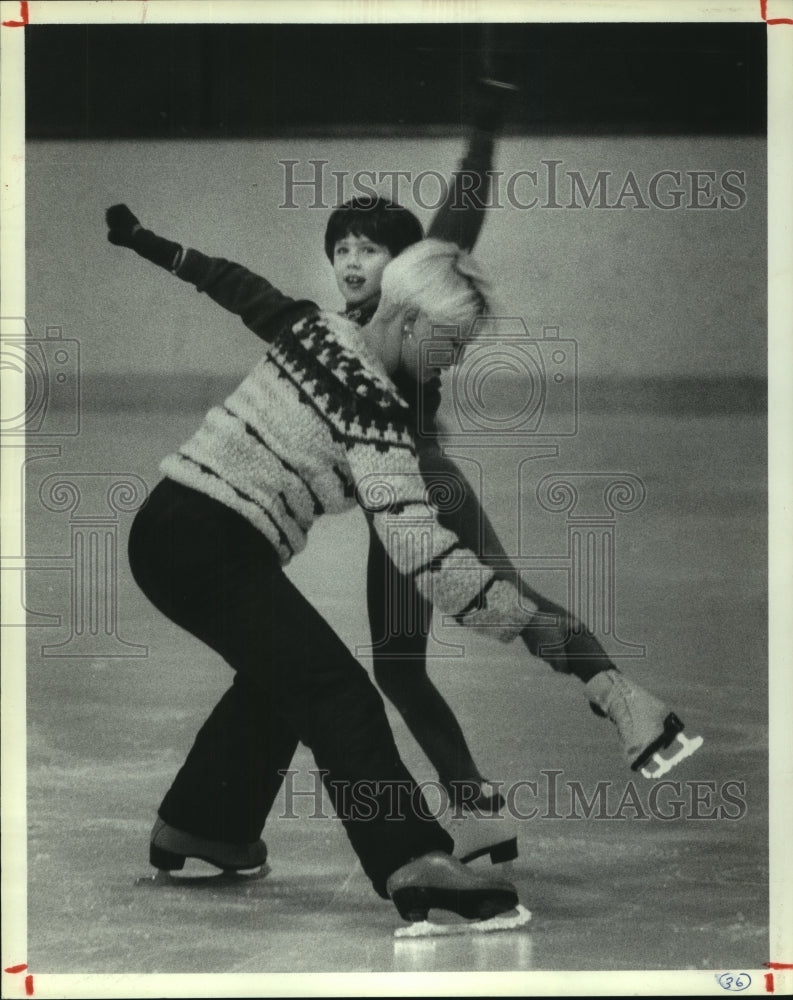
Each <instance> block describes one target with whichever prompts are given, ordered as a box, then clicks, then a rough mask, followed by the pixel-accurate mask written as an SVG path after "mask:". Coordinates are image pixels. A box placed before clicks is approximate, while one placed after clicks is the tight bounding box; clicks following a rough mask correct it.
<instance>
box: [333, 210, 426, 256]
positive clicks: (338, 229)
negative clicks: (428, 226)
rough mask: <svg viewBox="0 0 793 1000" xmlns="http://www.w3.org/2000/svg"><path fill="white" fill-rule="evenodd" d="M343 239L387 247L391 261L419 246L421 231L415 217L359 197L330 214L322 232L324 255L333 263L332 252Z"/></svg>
mask: <svg viewBox="0 0 793 1000" xmlns="http://www.w3.org/2000/svg"><path fill="white" fill-rule="evenodd" d="M345 236H365V237H366V238H367V239H369V240H372V242H373V243H379V244H380V245H381V246H385V247H388V250H389V252H390V253H391V256H392V257H396V256H397V255H398V254H400V253H402V251H403V250H404V249H405V248H406V247H409V246H411V245H412V244H413V243H418V241H419V240H420V239H423V238H424V231H423V230H422V228H421V223H420V222H419V220H418V219H417V218H416V216H415V215H414V214H413V213H412V212H411V211H409V210H408V209H407V208H403V207H402V206H401V205H397V204H396V202H393V201H388V199H387V198H374V197H369V196H366V197H362V198H353V199H352V201H348V202H345V203H344V204H343V205H341V206H340V207H339V208H336V209H334V210H333V212H332V213H331V216H330V218H329V219H328V225H327V228H326V229H325V253H326V254H327V256H328V260H329V261H330V262H331V264H332V263H333V251H334V249H335V247H336V244H337V243H338V241H339V240H341V239H344V237H345Z"/></svg>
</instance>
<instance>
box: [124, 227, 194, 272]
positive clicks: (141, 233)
mask: <svg viewBox="0 0 793 1000" xmlns="http://www.w3.org/2000/svg"><path fill="white" fill-rule="evenodd" d="M132 249H133V250H134V251H135V252H136V253H138V254H140V256H141V257H145V258H146V260H150V261H151V262H152V264H157V265H159V266H160V267H164V268H165V270H166V271H174V270H175V269H176V267H177V266H178V264H179V261H180V258H181V255H182V248H181V246H180V245H179V244H178V243H173V242H172V241H171V240H166V239H164V238H163V237H162V236H157V234H156V233H153V232H152V231H151V230H150V229H137V230H136V231H135V233H134V234H133V236H132Z"/></svg>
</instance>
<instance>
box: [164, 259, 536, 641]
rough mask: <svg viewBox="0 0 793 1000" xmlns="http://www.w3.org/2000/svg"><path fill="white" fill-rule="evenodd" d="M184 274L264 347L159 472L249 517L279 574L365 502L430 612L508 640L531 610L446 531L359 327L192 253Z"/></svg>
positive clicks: (400, 403) (393, 395)
mask: <svg viewBox="0 0 793 1000" xmlns="http://www.w3.org/2000/svg"><path fill="white" fill-rule="evenodd" d="M177 273H178V275H179V276H180V277H182V278H184V279H185V280H187V281H191V282H193V283H194V284H196V286H197V287H198V289H199V290H201V291H206V292H207V293H208V294H209V295H210V296H211V297H212V298H213V299H215V301H217V302H218V303H219V304H222V305H223V306H224V307H225V308H227V309H230V310H231V311H232V312H235V313H237V314H238V315H240V316H241V317H242V319H243V321H244V322H245V323H246V324H247V325H248V326H250V327H251V329H254V330H255V331H256V332H257V333H258V334H259V335H260V336H262V337H263V339H265V340H268V342H269V348H268V350H267V353H266V354H265V356H264V357H263V358H262V359H261V360H260V361H259V363H258V364H257V365H256V366H255V368H254V369H253V371H252V372H251V373H250V374H249V375H248V376H247V377H246V378H245V379H244V380H243V382H242V383H241V384H240V385H239V386H238V388H237V389H236V390H235V391H234V392H233V393H232V394H231V395H230V396H229V397H228V399H227V400H226V401H225V403H224V404H223V405H222V406H215V407H213V408H212V409H211V410H210V411H209V413H207V415H206V417H205V418H204V421H203V423H202V425H201V427H200V428H199V429H198V431H197V432H196V433H195V434H194V435H193V437H191V438H190V440H188V441H187V442H186V443H185V444H184V445H183V446H182V447H181V448H180V449H179V450H178V451H177V452H176V453H173V454H171V455H168V456H167V457H166V458H165V459H164V460H163V462H162V464H161V470H162V472H163V473H164V474H165V475H167V476H168V477H170V478H171V479H174V480H176V481H177V482H180V483H183V484H185V485H187V486H191V487H193V488H194V489H197V490H199V491H201V492H203V493H205V494H207V495H209V496H211V497H213V498H214V499H216V500H219V501H221V502H222V503H224V504H226V505H227V506H228V507H230V508H232V509H233V510H235V511H237V512H239V513H240V514H242V515H243V516H244V517H245V518H247V519H248V520H249V521H250V522H251V523H252V524H253V525H255V527H256V528H258V529H259V530H260V531H261V532H262V533H263V534H264V535H265V536H266V537H267V538H268V539H269V541H270V542H271V544H272V545H273V547H274V548H275V549H276V551H277V552H278V555H279V557H280V559H281V562H282V563H283V564H286V563H288V562H289V560H290V559H291V558H292V557H293V556H294V555H295V554H296V553H298V552H300V551H301V550H302V549H303V548H304V547H305V545H306V537H307V533H308V531H309V529H310V527H311V525H312V524H313V522H314V521H315V520H316V518H318V517H319V516H321V515H322V514H333V513H341V512H343V511H346V510H349V509H350V508H352V507H354V506H355V504H356V503H357V504H359V505H360V506H362V507H363V508H364V509H365V510H367V511H369V512H370V514H371V515H372V519H373V523H374V526H375V529H376V530H377V532H378V534H379V536H380V538H381V539H382V541H383V544H384V546H385V548H386V551H387V552H388V554H389V557H390V558H391V559H392V561H393V562H394V563H395V565H396V566H397V568H398V569H399V570H400V571H401V572H402V573H404V574H406V575H410V576H412V577H413V578H414V579H415V582H416V586H417V588H418V589H419V591H420V592H421V593H422V595H423V596H424V597H425V598H426V599H427V600H429V601H430V602H431V603H433V604H434V605H436V606H437V607H438V608H439V609H440V610H441V611H444V612H446V613H447V614H451V615H453V616H455V618H456V619H457V621H459V622H460V623H461V624H464V625H470V626H473V627H475V628H477V629H482V630H487V634H489V635H493V636H494V637H496V638H499V639H501V640H502V641H510V640H511V639H513V638H514V637H515V636H516V635H517V634H518V632H519V631H520V630H521V629H522V628H523V627H524V626H525V625H526V624H527V623H528V621H529V619H530V618H531V614H532V611H533V610H534V609H533V608H527V607H526V606H525V605H524V604H521V602H520V599H519V597H518V593H517V591H516V589H515V588H514V587H513V586H512V584H510V583H508V582H507V581H505V580H497V579H495V577H494V574H493V571H492V570H491V569H490V568H488V567H486V566H485V565H483V564H482V563H481V562H480V561H479V560H478V559H477V557H476V555H475V554H474V553H473V552H472V551H471V550H469V549H466V548H464V547H463V546H462V545H461V543H460V542H459V540H458V539H457V537H456V536H455V535H454V534H453V533H452V532H450V531H448V530H447V529H445V528H444V527H442V526H441V525H440V524H439V523H438V520H437V517H436V514H435V511H434V510H433V509H432V508H431V507H430V506H429V505H428V501H427V496H426V488H425V485H424V480H423V478H422V475H421V472H420V470H419V465H418V460H417V457H416V449H415V444H414V439H413V435H412V433H411V413H410V408H409V407H408V405H407V403H406V402H405V401H404V399H403V398H402V397H401V396H400V394H399V392H398V390H397V389H396V387H395V385H394V383H393V382H392V381H391V380H390V379H389V378H388V377H387V376H386V375H385V373H384V372H383V370H382V368H381V367H380V365H379V363H378V361H377V360H376V358H374V357H373V356H372V355H371V354H370V353H369V350H368V348H367V344H366V341H365V339H364V335H363V333H362V332H361V330H360V328H359V327H358V326H356V324H355V323H354V322H351V321H350V320H349V319H346V318H344V317H342V316H339V315H336V314H333V313H325V312H321V311H319V310H318V309H317V307H316V306H314V305H313V304H312V303H308V302H305V301H302V302H299V303H295V302H294V300H291V299H287V297H286V296H281V298H283V299H284V302H283V303H281V301H280V299H278V298H277V297H278V296H280V293H278V292H276V290H275V289H273V287H272V286H271V285H270V284H269V282H267V281H265V279H263V278H261V277H259V276H258V275H254V274H252V273H251V272H250V271H247V270H246V269H245V268H243V267H241V266H240V265H237V264H230V263H229V262H227V261H224V260H220V259H217V258H209V257H205V256H204V255H203V254H199V253H198V252H197V251H194V250H188V251H187V253H186V255H185V257H184V260H183V262H182V264H181V266H180V268H179V270H178V271H177ZM286 303H291V305H289V306H287V305H286ZM257 304H258V306H259V308H258V309H257ZM274 304H276V305H278V306H283V308H282V309H279V308H276V310H275V312H276V313H277V319H275V320H273V319H272V318H271V319H270V320H269V321H268V323H267V324H263V322H262V316H263V315H265V314H267V315H268V316H270V317H272V315H273V309H272V307H273V305H274ZM300 313H303V315H301V316H300V318H298V319H297V320H296V321H295V322H293V323H290V322H285V319H287V318H288V319H289V320H290V321H291V320H292V319H294V317H295V315H299V314H300Z"/></svg>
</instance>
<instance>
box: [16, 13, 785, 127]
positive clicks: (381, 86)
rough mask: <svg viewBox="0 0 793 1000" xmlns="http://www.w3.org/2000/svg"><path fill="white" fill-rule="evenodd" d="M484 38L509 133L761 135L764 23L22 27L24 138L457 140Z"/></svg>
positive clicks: (763, 82)
mask: <svg viewBox="0 0 793 1000" xmlns="http://www.w3.org/2000/svg"><path fill="white" fill-rule="evenodd" d="M493 32H495V34H493ZM483 33H486V34H489V37H491V38H493V51H494V53H495V58H496V60H497V62H498V61H502V62H506V63H509V62H510V61H512V62H513V64H516V66H517V68H516V76H517V81H518V82H519V83H520V85H521V94H520V97H519V98H518V99H517V100H516V101H514V102H513V104H512V107H511V109H510V113H509V118H508V120H507V122H506V127H505V131H506V132H512V133H514V134H522V133H524V132H531V133H535V134H536V133H540V134H551V133H557V134H558V133H577V132H583V133H603V134H607V133H612V134H626V135H630V134H648V135H653V134H685V133H699V134H734V135H740V134H744V135H760V134H763V133H764V131H765V121H766V47H765V45H766V27H765V25H764V24H707V23H705V24H591V25H590V24H588V25H580V24H576V25H557V24H543V25H535V24H510V25H498V26H482V25H478V24H429V25H427V24H422V25H416V24H410V25H402V24H400V25H390V24H386V25H350V24H341V25H335V24H322V25H315V24H310V25H304V24H301V25H295V24H287V25H283V24H282V25H272V24H241V25H240V24H235V25H217V24H202V25H194V24H189V25H160V26H152V25H147V26H139V25H116V26H106V25H74V26H73V25H31V26H28V28H27V29H26V100H27V104H26V108H27V134H28V137H29V138H85V139H88V138H178V137H199V138H201V137H207V138H209V137H227V138H235V137H256V136H266V135H288V134H294V133H297V132H299V133H303V134H305V133H315V134H333V133H336V132H339V131H344V133H345V134H354V133H359V132H365V133H368V134H379V135H383V134H401V133H403V132H404V133H409V134H412V135H415V134H416V133H417V130H418V131H419V132H422V131H424V132H427V133H434V132H438V131H444V130H448V129H449V128H453V129H454V128H458V127H459V125H460V124H461V123H462V122H463V121H465V117H466V107H467V105H468V103H469V99H470V94H471V89H470V88H471V83H472V81H473V80H474V79H475V76H476V72H477V55H478V51H479V48H480V43H481V39H482V37H483ZM450 81H453V83H452V85H451V86H450Z"/></svg>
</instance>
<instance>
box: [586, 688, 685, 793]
mask: <svg viewBox="0 0 793 1000" xmlns="http://www.w3.org/2000/svg"><path fill="white" fill-rule="evenodd" d="M585 690H586V694H587V697H588V698H589V704H590V707H591V708H592V711H593V712H595V714H596V715H601V716H604V717H606V718H609V719H611V721H612V722H613V723H614V725H615V726H616V727H617V732H618V733H619V737H620V740H621V741H622V746H623V750H624V751H625V756H626V757H627V759H628V763H629V764H630V766H631V770H633V771H640V772H641V774H642V775H643V776H644V777H645V778H660V777H662V776H663V775H664V774H667V773H668V772H669V771H671V770H672V768H673V767H675V766H676V765H677V764H679V763H680V762H681V761H682V760H685V759H686V757H690V756H691V754H692V753H694V751H696V750H698V749H699V748H700V747H701V746H702V743H703V739H702V737H701V736H696V737H693V738H692V739H688V738H687V737H685V736H683V734H682V729H683V723H682V722H681V721H680V719H678V717H677V716H676V715H675V713H674V712H669V711H668V710H667V708H666V706H665V705H664V704H663V702H661V701H659V700H658V699H657V698H654V697H653V695H651V694H649V692H647V691H645V690H644V688H641V687H639V685H638V684H636V683H635V682H634V681H631V680H628V678H627V677H625V676H624V675H623V674H621V673H619V671H617V670H603V671H601V672H600V673H599V674H595V676H594V677H593V678H592V679H591V680H590V681H589V682H588V683H587V684H586V687H585ZM666 750H668V751H669V752H668V753H663V752H662V751H666Z"/></svg>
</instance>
